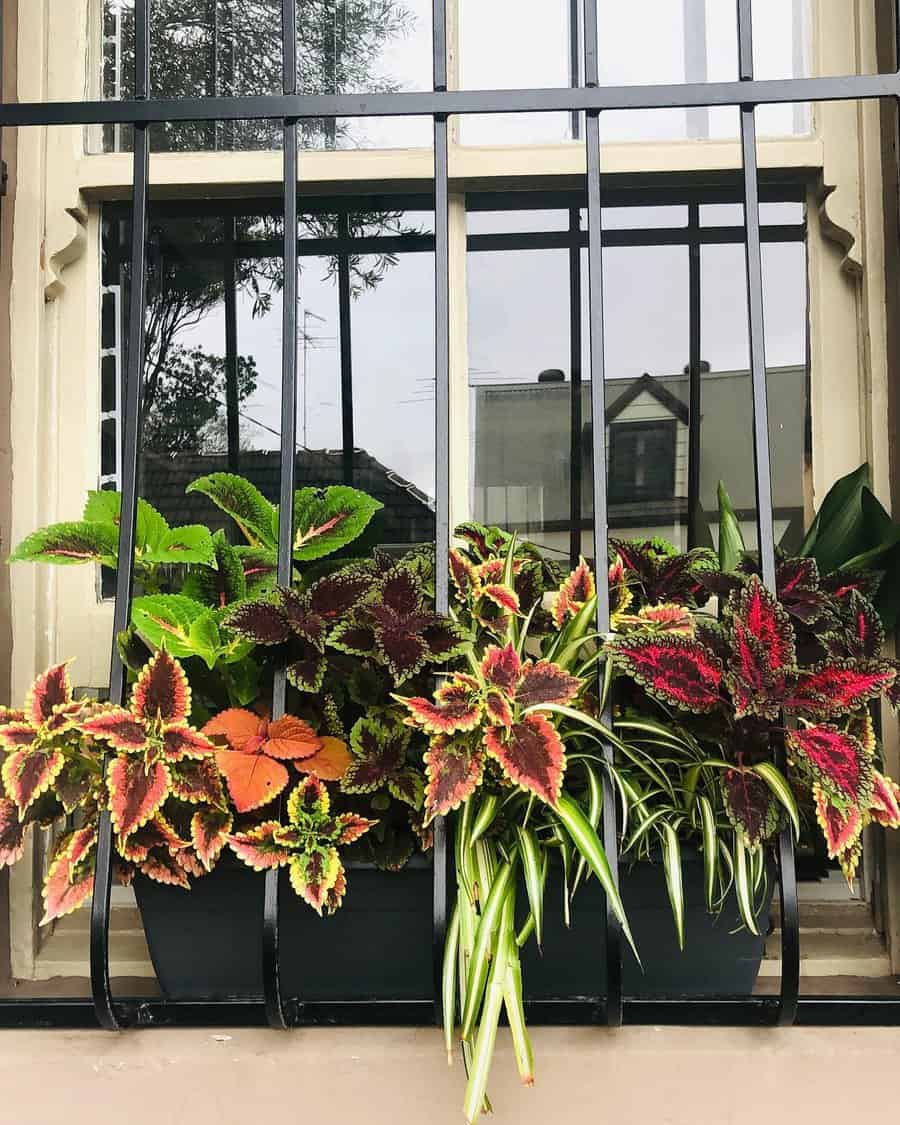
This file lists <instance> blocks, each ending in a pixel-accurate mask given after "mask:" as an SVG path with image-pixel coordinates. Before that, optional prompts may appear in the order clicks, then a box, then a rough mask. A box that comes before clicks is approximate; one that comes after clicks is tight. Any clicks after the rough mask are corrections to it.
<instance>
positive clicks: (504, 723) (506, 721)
mask: <svg viewBox="0 0 900 1125" xmlns="http://www.w3.org/2000/svg"><path fill="white" fill-rule="evenodd" d="M484 711H485V714H486V715H487V718H488V722H490V723H492V724H493V725H494V726H501V727H511V726H512V724H513V710H512V705H511V704H510V701H509V699H508V697H507V696H505V695H504V694H503V693H502V692H500V691H496V690H491V691H488V692H487V693H486V694H485V697H484Z"/></svg>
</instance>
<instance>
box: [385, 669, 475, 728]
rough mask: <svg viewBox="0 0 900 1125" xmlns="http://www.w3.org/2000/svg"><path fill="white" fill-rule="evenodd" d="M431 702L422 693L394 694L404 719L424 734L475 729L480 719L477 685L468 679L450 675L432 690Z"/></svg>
mask: <svg viewBox="0 0 900 1125" xmlns="http://www.w3.org/2000/svg"><path fill="white" fill-rule="evenodd" d="M434 696H435V701H434V702H432V701H431V700H430V699H424V698H423V697H422V696H412V697H410V698H404V697H403V696H399V695H397V696H394V698H395V699H396V700H397V702H398V703H402V704H403V706H404V707H405V708H406V709H407V711H409V718H408V719H406V720H405V721H406V722H407V724H409V725H410V726H415V727H418V728H419V729H420V730H423V731H425V733H426V734H454V733H456V732H457V731H470V730H475V728H476V727H477V726H478V724H479V723H480V722H481V716H482V704H481V701H480V698H479V695H478V690H477V684H476V685H475V689H474V690H473V687H472V681H471V680H470V679H469V678H463V677H454V678H453V679H451V680H449V681H448V682H447V683H446V684H443V685H442V686H441V687H439V688H438V689H437V691H436V692H435V693H434Z"/></svg>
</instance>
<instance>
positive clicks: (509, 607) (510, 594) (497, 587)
mask: <svg viewBox="0 0 900 1125" xmlns="http://www.w3.org/2000/svg"><path fill="white" fill-rule="evenodd" d="M480 594H481V596H482V597H483V598H488V599H489V600H490V601H492V602H493V603H494V605H496V606H497V607H498V608H500V609H502V610H503V611H504V613H507V614H509V613H518V612H519V595H518V594H517V593H516V592H515V590H512V589H510V587H509V586H504V585H503V583H502V582H489V583H488V584H487V585H486V586H482V587H481V590H480Z"/></svg>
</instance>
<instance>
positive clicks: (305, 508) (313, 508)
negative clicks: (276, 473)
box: [294, 485, 384, 560]
mask: <svg viewBox="0 0 900 1125" xmlns="http://www.w3.org/2000/svg"><path fill="white" fill-rule="evenodd" d="M382 507H384V505H383V504H380V503H379V502H378V501H377V500H375V499H373V498H372V497H371V496H369V495H367V494H366V493H365V492H360V491H359V490H358V489H355V488H349V487H348V486H346V485H334V486H333V487H331V488H326V489H325V490H324V491H320V490H319V489H316V488H301V489H300V490H299V491H298V492H296V493H294V558H296V559H301V560H304V559H320V558H322V557H323V555H330V554H332V553H333V552H334V551H339V550H340V549H341V548H342V547H345V546H346V545H347V544H348V543H352V542H353V540H354V539H356V538H357V537H358V536H359V535H361V534H362V532H363V531H364V530H365V528H366V525H367V524H368V523H369V520H371V518H372V516H374V515H375V513H376V512H377V511H378V510H379V509H380V508H382Z"/></svg>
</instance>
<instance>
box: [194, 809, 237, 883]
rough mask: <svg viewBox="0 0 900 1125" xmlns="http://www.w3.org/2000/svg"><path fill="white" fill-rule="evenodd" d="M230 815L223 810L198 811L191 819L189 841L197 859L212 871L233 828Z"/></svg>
mask: <svg viewBox="0 0 900 1125" xmlns="http://www.w3.org/2000/svg"><path fill="white" fill-rule="evenodd" d="M233 824H234V822H233V819H232V816H231V813H229V812H226V811H225V810H224V809H206V808H204V809H198V810H197V811H196V812H195V813H194V815H193V816H192V817H191V841H192V843H193V845H194V851H196V853H197V858H198V859H199V860H200V862H201V863H202V864H203V866H204V867H205V868H206V870H207V871H212V869H213V866H214V864H215V862H216V860H217V859H218V858H219V855H220V853H221V851H222V849H223V848H224V847H225V845H226V844H227V843H228V837H229V834H230V832H231V829H232V827H233Z"/></svg>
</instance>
